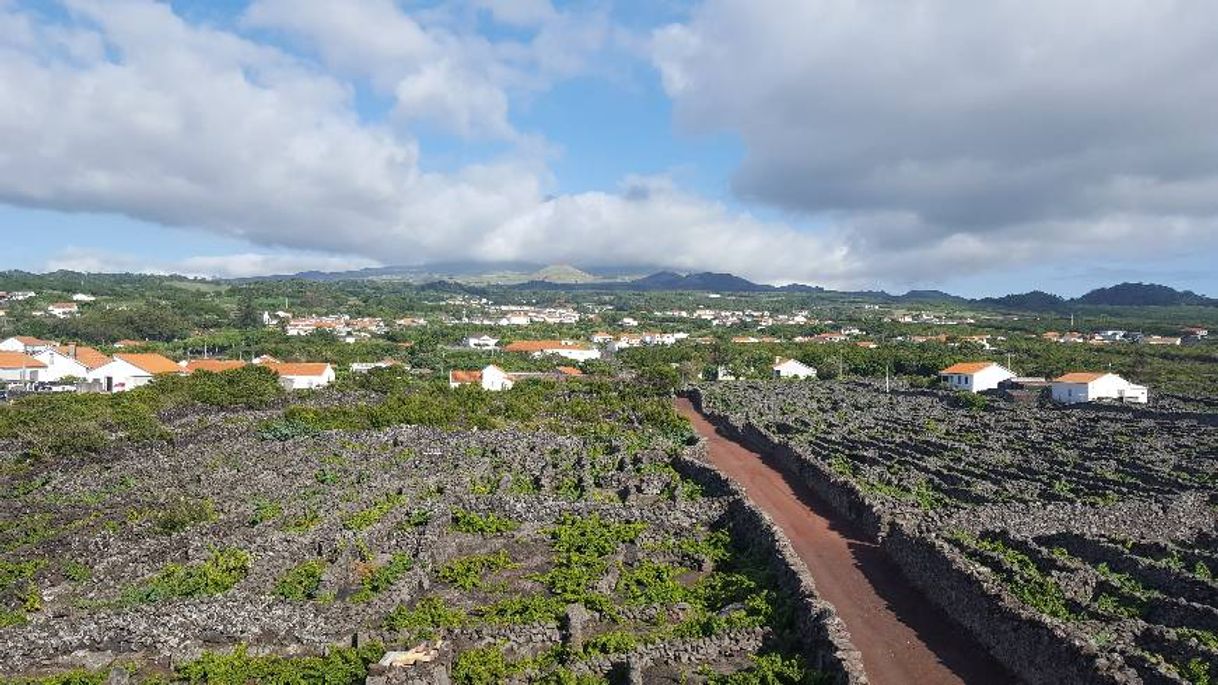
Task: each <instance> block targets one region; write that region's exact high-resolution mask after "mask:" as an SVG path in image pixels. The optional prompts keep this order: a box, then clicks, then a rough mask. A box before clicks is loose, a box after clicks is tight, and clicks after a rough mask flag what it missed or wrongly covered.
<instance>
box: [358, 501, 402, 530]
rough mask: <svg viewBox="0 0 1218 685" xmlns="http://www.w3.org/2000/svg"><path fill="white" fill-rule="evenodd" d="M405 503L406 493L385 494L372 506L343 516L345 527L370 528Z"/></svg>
mask: <svg viewBox="0 0 1218 685" xmlns="http://www.w3.org/2000/svg"><path fill="white" fill-rule="evenodd" d="M405 503H406V495H399V494H390V495H385V496H384V497H382V498H381V499H380V500H378V501H377V502H376V503H375V504H373V505H372V506H371V507H368V508H367V509H362V510H360V511H357V512H355V513H354V514H350V515H348V516H345V517H343V528H346V529H347V530H357V531H358V530H364V529H365V528H370V527H372V526H374V525H376V524H377V523H380V521H381V519H383V518H385V516H386V515H388V514H389V512H391V511H393V510H394V509H396V508H398V507H399V506H401V505H403V504H405Z"/></svg>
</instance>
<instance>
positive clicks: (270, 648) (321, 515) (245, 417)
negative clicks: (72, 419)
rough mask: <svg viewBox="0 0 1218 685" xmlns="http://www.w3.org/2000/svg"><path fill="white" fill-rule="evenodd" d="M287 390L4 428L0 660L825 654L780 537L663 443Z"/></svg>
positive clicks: (446, 660)
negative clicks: (415, 420)
mask: <svg viewBox="0 0 1218 685" xmlns="http://www.w3.org/2000/svg"><path fill="white" fill-rule="evenodd" d="M279 415H280V413H279V412H277V411H273V410H266V411H250V410H240V411H213V410H205V409H202V408H197V409H195V410H190V411H184V412H178V415H176V416H175V417H174V418H173V420H172V421H170V422H169V425H168V429H169V431H170V434H171V435H170V437H169V439H168V440H167V441H154V442H147V443H140V444H135V443H126V442H122V441H119V442H117V443H116V444H114V445H113V446H111V447H107V448H105V449H103V450H102V451H101V452H99V453H98V454H91V455H79V454H78V455H69V456H59V457H55V456H49V455H47V456H41V457H39V458H28V457H26V456H24V455H23V453H22V450H21V449H20V447H19V446H18V445H17V444H15V443H14V444H8V445H3V446H0V496H2V499H0V521H2V523H0V654H2V655H3V658H2V659H0V674H3V675H4V676H7V677H8V678H10V679H11V682H24V681H26V680H28V679H30V678H34V677H36V676H48V680H46V681H45V682H67V681H69V680H70V681H71V682H98V683H100V682H104V681H106V680H107V678H114V677H121V678H135V679H136V680H141V679H154V680H158V681H162V682H163V681H164V680H165V679H169V680H183V681H218V682H246V681H247V680H262V681H268V680H269V681H275V682H297V681H302V680H303V681H306V682H322V681H324V682H330V683H335V682H363V681H364V679H365V677H367V678H369V679H370V680H369V682H439V681H442V679H443V678H448V679H449V680H451V681H452V682H456V683H499V682H526V681H527V682H550V683H595V682H605V681H606V679H607V678H608V677H610V676H611V675H612V674H614V673H618V674H622V675H623V677H632V678H642V680H643V681H645V682H670V681H671V682H733V683H735V682H745V683H747V682H785V683H799V682H811V680H812V679H813V677H814V673H813V670H812V667H811V665H810V664H809V663H808V662H807V661H805V660H804V658H803V656H801V655H802V654H806V651H805V650H802V649H801V648H800V646H799V644H798V640H797V637H796V635H795V630H796V623H797V619H798V617H796V616H795V615H794V607H795V606H796V601H795V600H794V599H793V598H792V597H791V596H790V595H789V593H788V592H786V591H784V590H783V589H781V587H780V584H779V583H778V582H777V580H776V577H775V572H774V568H775V567H774V564H773V562H774V559H775V557H774V554H773V549H772V548H768V549H767V548H764V547H758V545H759V544H760V540H759V536H758V535H757V534H756V531H755V530H751V529H750V530H744V531H741V530H738V521H737V520H736V519H733V517H732V516H730V515H729V513H728V511H729V509H730V508H731V502H732V501H733V499H734V497H735V496H734V495H732V494H730V493H729V492H716V491H711V490H708V489H706V488H704V487H702V486H699V485H697V484H695V483H694V482H692V481H689V480H686V479H684V478H682V477H681V476H679V475H678V473H677V471H676V470H674V468H673V463H674V461H673V460H674V457H675V455H676V454H677V451H678V448H677V447H676V446H675V445H669V446H668V448H666V449H661V448H660V447H647V446H646V445H645V444H643V443H641V442H640V443H633V444H626V443H624V442H619V441H604V440H591V439H585V438H580V437H570V436H559V435H554V434H550V433H543V432H522V431H519V430H513V429H511V428H504V429H496V430H439V429H435V428H426V427H420V426H401V427H394V428H387V429H384V430H379V431H359V432H354V431H323V432H316V431H307V432H303V433H298V432H295V431H294V428H293V426H292V425H291V424H285V423H283V422H282V421H281V420H279V419H277V418H276V417H278V416H279ZM804 618H805V619H806V618H807V617H804ZM416 647H417V648H419V649H420V651H419V653H420V654H422V655H423V656H424V661H423V662H421V663H419V664H417V665H416V666H413V667H410V668H388V669H387V668H382V667H380V666H377V665H375V664H372V662H375V661H376V660H378V659H380V658H381V657H382V655H383V654H384V653H385V652H386V651H389V650H393V649H397V650H408V649H411V648H416ZM370 664H371V665H370ZM65 673H66V674H67V675H65ZM115 674H117V675H115ZM729 679H730V680H729ZM0 680H3V678H0ZM4 682H10V681H4Z"/></svg>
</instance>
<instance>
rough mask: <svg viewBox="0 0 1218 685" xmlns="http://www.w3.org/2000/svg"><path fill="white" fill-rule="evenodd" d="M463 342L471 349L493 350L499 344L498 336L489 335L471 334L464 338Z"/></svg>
mask: <svg viewBox="0 0 1218 685" xmlns="http://www.w3.org/2000/svg"><path fill="white" fill-rule="evenodd" d="M463 344H464V345H465V346H466V347H468V348H470V349H472V350H493V349H495V346H496V345H498V344H499V338H492V337H491V336H489V335H479V336H473V335H471V336H469V337H468V338H466V339H465V342H464V343H463Z"/></svg>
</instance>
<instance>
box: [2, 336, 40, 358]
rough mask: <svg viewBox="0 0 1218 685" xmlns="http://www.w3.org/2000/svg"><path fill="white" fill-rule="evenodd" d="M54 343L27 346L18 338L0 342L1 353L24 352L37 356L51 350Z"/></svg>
mask: <svg viewBox="0 0 1218 685" xmlns="http://www.w3.org/2000/svg"><path fill="white" fill-rule="evenodd" d="M51 345H52V343H47V344H45V345H26V344H25V343H23V342H21V341H20V340H19V339H17V338H7V339H5V340H2V341H0V352H22V353H24V354H29V355H32V354H35V353H37V352H41V351H43V350H48V349H51Z"/></svg>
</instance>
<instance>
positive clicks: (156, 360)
mask: <svg viewBox="0 0 1218 685" xmlns="http://www.w3.org/2000/svg"><path fill="white" fill-rule="evenodd" d="M114 358H115V359H120V360H122V361H125V362H127V363H128V364H130V365H132V366H134V367H135V368H137V369H139V370H140V371H147V372H148V373H150V374H152V375H154V376H156V375H159V374H162V373H181V372H182V367H180V366H178V365H177V364H175V363H174V362H173V360H172V359H170V358H169V357H166V356H164V355H160V354H157V353H155V352H148V353H144V354H116V355H114Z"/></svg>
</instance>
